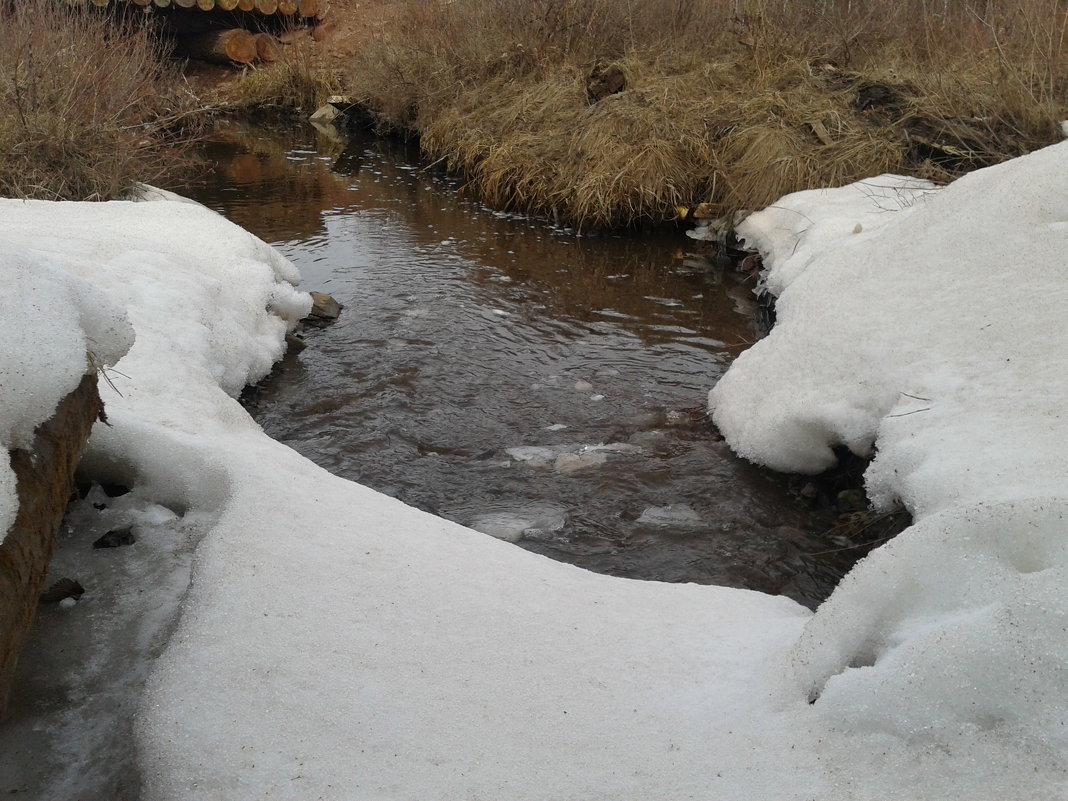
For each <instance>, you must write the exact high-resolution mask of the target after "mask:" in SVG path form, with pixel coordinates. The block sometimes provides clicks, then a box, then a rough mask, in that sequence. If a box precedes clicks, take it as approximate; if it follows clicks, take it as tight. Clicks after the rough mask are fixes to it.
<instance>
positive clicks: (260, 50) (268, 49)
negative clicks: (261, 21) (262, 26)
mask: <svg viewBox="0 0 1068 801" xmlns="http://www.w3.org/2000/svg"><path fill="white" fill-rule="evenodd" d="M255 36H256V56H257V57H258V58H259V60H260V61H263V62H266V63H267V64H270V63H272V62H275V61H277V60H278V59H279V57H280V56H281V55H282V50H281V48H280V47H279V46H278V40H277V39H275V38H274V37H273V36H271V34H269V33H257V34H256V35H255Z"/></svg>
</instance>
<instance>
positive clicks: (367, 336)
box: [183, 126, 856, 606]
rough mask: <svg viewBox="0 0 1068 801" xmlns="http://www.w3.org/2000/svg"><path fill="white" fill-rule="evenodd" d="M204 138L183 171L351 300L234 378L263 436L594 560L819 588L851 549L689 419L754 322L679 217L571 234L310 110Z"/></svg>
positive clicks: (633, 569) (779, 481) (530, 541)
mask: <svg viewBox="0 0 1068 801" xmlns="http://www.w3.org/2000/svg"><path fill="white" fill-rule="evenodd" d="M204 155H205V156H206V157H207V158H208V159H209V160H210V162H211V163H212V164H213V165H214V167H213V169H212V171H211V173H210V174H209V175H208V176H207V177H206V178H205V179H204V181H203V182H202V183H201V184H200V185H198V186H194V187H192V188H187V189H185V190H183V191H184V192H185V193H186V194H189V195H191V196H192V197H194V198H195V199H196V200H199V201H200V202H201V203H203V204H205V205H207V206H209V207H211V208H214V209H216V210H218V211H219V212H221V213H222V214H224V215H226V216H227V217H229V218H230V219H231V220H233V221H234V222H236V223H238V224H239V225H241V226H243V227H245V228H246V229H248V230H250V231H252V232H253V233H255V234H256V235H258V236H260V237H261V238H263V239H264V240H266V241H267V242H269V243H271V244H273V245H274V246H276V247H277V248H278V249H279V250H280V251H281V252H282V253H284V254H285V255H286V256H287V257H289V258H290V259H291V260H292V261H293V262H295V263H296V264H297V266H298V267H299V268H300V270H301V272H302V274H303V275H304V279H305V284H304V287H305V288H306V289H316V290H321V291H324V292H329V293H331V294H332V295H333V296H334V297H335V298H336V299H337V300H338V301H340V302H341V303H342V304H344V307H345V309H344V311H343V313H342V315H341V318H340V319H339V320H338V322H337V323H336V324H334V325H333V326H331V327H329V328H326V329H322V330H312V331H309V332H308V333H307V334H306V341H307V343H308V348H307V349H306V350H304V351H303V352H301V353H300V354H299V355H290V356H287V357H286V359H285V360H284V361H283V362H282V363H281V364H280V365H279V367H278V369H277V370H276V371H275V373H274V374H273V375H272V376H271V377H270V378H268V379H267V380H265V381H264V382H263V383H262V384H261V385H260V386H258V387H257V388H255V390H254V391H252V392H250V393H248V397H247V399H246V401H247V406H248V408H249V410H250V412H251V413H252V415H253V416H254V417H255V419H256V420H257V421H258V422H259V423H260V424H261V425H262V426H263V428H264V429H265V430H266V432H267V433H268V434H270V435H271V436H272V437H274V438H276V439H278V440H280V441H282V442H284V443H286V444H287V445H289V446H291V447H293V448H294V449H296V450H297V451H299V452H300V453H302V454H303V455H305V456H306V457H308V458H309V459H311V460H312V461H314V462H316V463H318V464H319V465H321V466H323V467H325V468H327V469H328V470H330V471H331V472H333V473H335V474H337V475H341V476H344V477H345V478H349V479H352V480H353V481H358V482H360V483H363V484H366V485H368V486H371V487H373V488H375V489H377V490H380V491H382V492H384V493H387V494H389V495H393V496H396V497H397V498H400V499H401V500H403V501H405V502H406V503H409V504H411V505H413V506H416V507H419V508H421V509H424V510H427V511H430V512H433V513H434V514H437V515H441V516H443V517H446V518H449V519H451V520H455V521H457V522H459V523H462V524H465V525H469V526H472V527H474V528H477V529H479V530H482V531H485V532H487V533H490V534H493V535H494V536H499V537H502V538H505V539H510V540H512V541H515V542H517V544H518V545H519V546H521V547H523V548H527V549H529V550H531V551H536V552H537V553H540V554H544V555H546V556H549V557H552V558H554V559H559V560H563V561H567V562H572V563H574V564H577V565H581V566H582V567H585V568H588V569H590V570H595V571H598V572H602V573H609V574H612V575H617V576H628V577H632V578H640V579H655V580H661V581H672V582H684V581H692V582H701V583H715V584H723V585H729V586H734V587H747V588H751V589H755V590H760V591H763V592H770V593H781V594H785V595H788V596H790V597H792V598H795V599H796V600H798V601H801V602H802V603H805V604H808V605H809V606H814V605H816V604H818V603H819V602H820V601H821V600H823V599H824V598H825V597H826V596H827V594H828V593H829V592H830V590H831V589H832V588H833V586H834V584H835V583H836V582H837V580H838V578H839V577H840V575H841V573H842V571H843V570H844V569H847V568H848V563H849V562H851V561H852V558H849V557H848V554H847V558H846V563H845V564H843V563H842V561H841V560H840V559H839V558H838V556H836V555H834V554H831V555H828V554H827V553H826V552H827V551H828V550H831V549H834V548H835V547H836V543H834V542H830V541H828V540H827V539H826V538H824V537H823V536H821V535H820V534H819V533H818V532H820V531H824V530H825V529H826V528H827V526H828V525H829V521H828V518H827V515H826V513H825V512H822V513H821V512H816V511H814V510H813V509H812V508H811V506H810V505H809V504H808V503H806V502H805V501H804V500H803V499H801V498H799V497H798V496H797V494H796V493H792V492H791V484H790V480H789V479H788V478H787V477H783V476H778V475H774V474H771V473H769V472H767V471H763V470H759V469H757V468H755V467H753V466H752V465H750V464H748V463H746V462H744V461H742V460H740V459H738V458H736V457H734V456H733V455H732V454H731V452H730V450H729V448H728V447H727V446H726V444H725V443H724V442H722V441H721V440H720V439H719V438H718V437H717V436H716V435H715V434H714V432H713V431H712V430H711V429H710V427H709V426H708V424H707V422H706V420H705V419H704V415H703V410H704V404H705V397H706V393H707V391H708V389H709V388H710V387H711V386H712V384H713V383H714V382H715V381H716V379H717V378H718V377H719V376H720V375H721V374H722V372H723V371H724V370H725V369H726V367H727V365H728V364H729V363H730V361H731V359H732V358H733V356H734V355H736V354H737V353H738V352H739V351H740V350H741V349H742V347H744V345H742V344H741V343H745V342H750V341H752V340H754V339H755V338H756V337H758V336H759V335H760V334H761V330H760V324H759V322H758V319H759V314H758V309H757V306H756V304H755V302H754V298H753V294H752V280H751V279H749V280H746V279H744V278H743V277H742V276H740V275H738V274H736V273H735V272H733V271H732V270H731V269H729V268H728V269H724V268H723V267H719V268H716V267H714V266H713V265H711V264H709V263H708V262H705V261H703V260H699V259H693V258H680V257H679V255H680V254H679V251H680V250H684V249H685V248H686V247H687V243H688V242H689V240H687V239H686V237H685V236H684V235H683V232H682V230H678V231H670V232H661V233H655V234H651V233H628V234H624V235H612V236H581V235H578V234H577V233H575V232H573V231H569V230H564V229H560V228H556V227H553V226H552V225H549V224H547V223H545V222H542V221H539V220H534V219H529V218H525V217H520V216H514V215H508V214H502V213H496V212H494V211H491V210H488V209H486V208H484V207H483V206H481V205H479V204H478V203H476V202H473V201H472V200H469V199H467V198H465V196H464V192H463V188H462V186H459V185H457V184H456V183H455V182H453V181H451V180H449V179H448V178H447V177H446V176H444V175H443V174H441V173H440V172H439V171H435V170H434V169H433V168H430V169H428V168H426V167H425V165H424V163H423V162H421V161H420V159H419V157H418V153H417V152H416V150H415V149H414V148H412V147H410V146H405V145H403V144H399V143H396V142H389V141H383V140H381V139H374V138H359V137H356V138H352V139H349V140H347V141H339V140H335V139H332V138H330V137H328V136H324V135H322V134H319V133H317V132H316V131H315V130H314V129H312V128H301V129H299V130H294V131H288V132H284V133H272V134H267V133H265V132H264V131H262V130H252V129H247V128H242V127H238V126H235V127H233V128H229V129H227V130H225V131H223V132H220V134H219V137H218V141H216V142H214V143H212V144H211V145H209V146H208V147H207V148H206V149H205V153H204ZM855 556H856V554H855V555H854V556H853V558H855Z"/></svg>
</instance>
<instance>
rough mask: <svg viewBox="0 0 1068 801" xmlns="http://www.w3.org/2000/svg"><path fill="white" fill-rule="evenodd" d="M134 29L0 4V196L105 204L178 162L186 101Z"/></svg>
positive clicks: (45, 2)
mask: <svg viewBox="0 0 1068 801" xmlns="http://www.w3.org/2000/svg"><path fill="white" fill-rule="evenodd" d="M181 87H182V80H181V77H180V75H178V74H177V65H173V64H168V62H167V61H166V60H165V59H164V58H163V57H162V55H161V54H160V52H159V50H158V45H157V44H156V43H155V41H154V40H153V38H152V36H151V35H150V33H149V32H148V31H147V30H146V29H145V28H144V27H143V26H138V25H135V24H132V23H129V24H127V23H122V22H121V21H120V20H117V19H115V18H114V17H113V16H112V15H105V14H102V13H100V12H99V10H98V9H95V8H93V7H91V6H90V7H87V8H71V7H68V6H66V5H65V4H63V3H57V2H52V1H51V0H17V2H15V3H14V4H8V3H3V2H0V196H5V197H23V198H43V199H48V200H108V199H111V198H116V197H121V196H122V195H123V194H124V193H126V192H127V191H128V190H129V189H130V188H131V187H132V185H133V184H134V183H135V182H137V181H146V182H152V181H154V180H157V179H158V178H159V177H161V176H163V175H168V174H172V173H173V171H174V170H175V169H176V167H178V166H180V164H181V163H182V161H183V144H184V141H185V134H184V133H183V132H182V130H181V124H182V122H183V121H184V120H187V119H188V118H187V111H188V108H189V106H190V105H191V99H190V98H187V97H185V96H184V95H183V94H182V92H181Z"/></svg>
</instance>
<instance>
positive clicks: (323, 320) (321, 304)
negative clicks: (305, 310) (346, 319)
mask: <svg viewBox="0 0 1068 801" xmlns="http://www.w3.org/2000/svg"><path fill="white" fill-rule="evenodd" d="M309 294H310V295H311V299H312V310H311V313H310V314H309V315H308V316H307V317H305V318H304V319H303V320H301V322H302V323H304V325H310V326H314V327H316V328H323V327H325V326H328V325H330V323H332V322H334V320H336V319H337V318H338V317H339V316H340V314H341V304H340V303H338V302H337V301H336V300H334V299H333V298H332V297H331V296H330V295H327V294H326V293H325V292H310V293H309Z"/></svg>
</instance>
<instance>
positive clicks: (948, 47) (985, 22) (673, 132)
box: [350, 0, 1068, 226]
mask: <svg viewBox="0 0 1068 801" xmlns="http://www.w3.org/2000/svg"><path fill="white" fill-rule="evenodd" d="M393 5H394V6H395V7H396V8H397V10H398V13H397V14H396V15H395V20H394V22H393V24H391V25H390V26H388V27H385V28H383V30H382V32H381V33H380V34H379V35H378V36H377V38H376V39H375V40H374V41H372V42H370V43H368V46H367V47H365V48H364V49H363V52H362V55H361V56H360V57H359V59H358V61H357V63H356V64H354V65H353V71H352V75H351V77H350V82H351V84H352V86H353V87H354V88H355V89H356V91H357V94H358V96H359V98H360V99H361V100H362V101H363V102H364V103H365V104H366V105H367V106H368V107H369V108H371V109H372V110H374V111H375V112H376V113H377V114H378V115H379V119H380V121H381V123H382V125H383V126H386V127H394V128H398V129H404V130H408V131H414V132H416V133H417V134H418V135H419V136H420V137H421V141H422V144H423V147H424V149H425V150H426V151H427V153H428V154H429V155H430V156H431V157H432V158H435V159H441V160H442V161H443V162H445V163H447V164H448V166H449V167H450V168H451V169H453V170H454V171H456V172H457V173H461V174H463V175H465V176H466V177H467V179H468V180H469V182H470V190H471V191H473V192H477V193H478V194H480V195H481V196H483V197H485V198H486V199H487V200H489V201H490V202H492V203H496V204H499V205H502V206H507V207H511V208H516V209H523V210H528V211H533V212H536V213H539V214H545V215H549V216H553V217H556V218H558V219H560V220H564V221H568V222H573V223H578V224H583V225H593V226H613V225H627V224H634V223H638V222H643V221H652V222H657V221H660V220H663V219H665V218H668V217H670V216H671V215H672V214H674V209H675V207H676V206H692V205H695V204H697V203H699V202H710V203H712V204H713V205H715V206H718V207H720V208H722V209H723V210H724V211H726V210H728V209H733V208H740V207H755V206H760V205H763V204H767V203H769V202H771V201H773V200H774V199H775V198H777V197H778V196H779V195H781V194H783V193H784V192H788V191H792V190H795V189H801V188H805V187H811V186H817V185H828V184H838V183H843V182H848V181H851V180H856V179H858V178H861V177H864V176H867V175H871V174H876V173H878V172H884V171H898V172H910V173H914V174H921V175H925V176H927V177H933V178H942V179H948V178H951V177H953V176H955V175H958V174H960V173H961V172H964V171H966V170H969V169H973V168H975V167H978V166H982V165H985V164H990V163H994V162H996V161H998V160H1001V159H1004V158H1008V157H1012V156H1016V155H1019V154H1021V153H1024V152H1027V151H1028V150H1031V149H1034V148H1036V147H1039V146H1042V145H1045V144H1049V143H1051V142H1053V141H1055V140H1056V139H1057V138H1058V137H1059V136H1060V132H1059V128H1058V122H1059V121H1060V120H1061V119H1062V118H1064V117H1065V116H1068V106H1066V97H1068V49H1066V47H1065V32H1066V29H1068V4H1064V3H1062V2H1058V0H1021V2H1018V3H1003V2H995V0H901V1H900V2H896V3H887V2H885V1H884V0H407V2H405V1H403V0H401V1H400V2H396V3H394V4H393ZM605 75H613V76H615V80H616V81H617V83H618V82H619V77H618V76H622V79H623V84H624V85H623V87H622V88H623V91H619V92H618V93H615V94H606V95H604V96H599V95H597V93H596V92H595V91H593V90H594V88H595V87H594V85H595V84H596V83H597V80H598V76H605Z"/></svg>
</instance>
